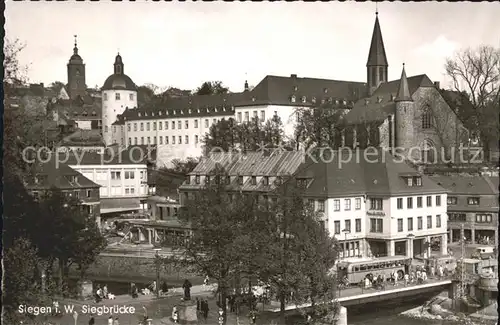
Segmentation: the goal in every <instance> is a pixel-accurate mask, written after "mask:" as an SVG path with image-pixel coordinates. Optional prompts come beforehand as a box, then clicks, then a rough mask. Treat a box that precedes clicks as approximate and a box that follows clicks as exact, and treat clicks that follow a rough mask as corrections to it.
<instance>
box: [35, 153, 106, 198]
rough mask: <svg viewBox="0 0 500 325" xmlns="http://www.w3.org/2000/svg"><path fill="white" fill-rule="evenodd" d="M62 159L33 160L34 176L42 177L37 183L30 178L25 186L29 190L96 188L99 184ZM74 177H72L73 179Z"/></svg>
mask: <svg viewBox="0 0 500 325" xmlns="http://www.w3.org/2000/svg"><path fill="white" fill-rule="evenodd" d="M61 161H62V160H59V161H56V159H55V157H53V158H52V159H50V160H49V161H48V162H44V163H41V162H35V163H33V165H32V167H31V168H32V170H33V175H34V176H35V177H39V178H40V177H42V178H43V180H40V182H38V183H34V180H30V181H29V182H28V184H27V188H29V189H31V190H36V189H50V188H54V187H55V188H58V189H61V190H68V189H69V190H71V189H75V190H78V189H84V188H98V187H100V185H98V184H96V183H94V182H92V181H91V180H89V179H88V178H86V177H85V176H83V175H82V174H80V173H79V172H77V171H76V170H74V169H73V168H71V167H69V166H68V165H67V164H65V163H62V162H61ZM73 178H74V179H73Z"/></svg>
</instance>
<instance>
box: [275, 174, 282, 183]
mask: <svg viewBox="0 0 500 325" xmlns="http://www.w3.org/2000/svg"><path fill="white" fill-rule="evenodd" d="M274 183H275V184H276V185H281V177H280V176H278V177H276V180H275V181H274Z"/></svg>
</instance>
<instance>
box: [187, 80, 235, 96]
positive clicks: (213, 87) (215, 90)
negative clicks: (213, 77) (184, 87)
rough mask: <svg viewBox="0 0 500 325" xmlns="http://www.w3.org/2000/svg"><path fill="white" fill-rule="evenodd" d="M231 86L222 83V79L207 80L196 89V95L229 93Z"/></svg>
mask: <svg viewBox="0 0 500 325" xmlns="http://www.w3.org/2000/svg"><path fill="white" fill-rule="evenodd" d="M228 92H229V88H228V87H225V86H224V85H223V84H222V81H205V82H204V83H203V84H202V85H201V86H200V87H198V89H196V91H195V92H194V93H195V95H216V94H227V93H228Z"/></svg>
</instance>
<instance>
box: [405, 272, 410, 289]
mask: <svg viewBox="0 0 500 325" xmlns="http://www.w3.org/2000/svg"><path fill="white" fill-rule="evenodd" d="M409 282H410V275H409V274H408V273H406V274H405V287H407V286H408V283H409Z"/></svg>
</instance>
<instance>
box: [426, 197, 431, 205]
mask: <svg viewBox="0 0 500 325" xmlns="http://www.w3.org/2000/svg"><path fill="white" fill-rule="evenodd" d="M426 200H427V207H431V206H432V196H428V197H427V198H426Z"/></svg>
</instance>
